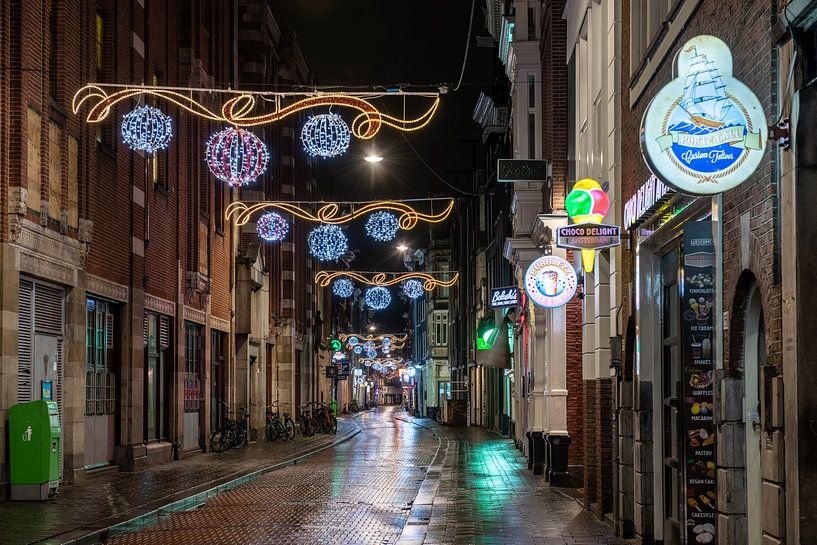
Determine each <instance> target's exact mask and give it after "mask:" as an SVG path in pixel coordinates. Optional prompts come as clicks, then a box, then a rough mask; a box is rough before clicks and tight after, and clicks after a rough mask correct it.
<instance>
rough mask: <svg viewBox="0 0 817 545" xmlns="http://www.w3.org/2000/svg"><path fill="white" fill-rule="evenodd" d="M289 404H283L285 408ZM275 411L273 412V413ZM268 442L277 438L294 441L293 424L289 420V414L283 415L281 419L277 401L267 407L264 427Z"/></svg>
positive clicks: (290, 419)
mask: <svg viewBox="0 0 817 545" xmlns="http://www.w3.org/2000/svg"><path fill="white" fill-rule="evenodd" d="M287 405H289V403H284V404H283V406H287ZM273 409H275V412H273ZM265 431H266V434H267V440H268V441H275V440H276V439H278V438H279V437H280V438H281V439H283V440H284V441H289V440H290V439H295V423H294V422H293V421H292V418H290V416H289V413H284V417H283V419H282V418H281V405H280V403H279V402H278V401H276V402H274V403H273V404H272V405H270V406H269V407H267V423H266V426H265Z"/></svg>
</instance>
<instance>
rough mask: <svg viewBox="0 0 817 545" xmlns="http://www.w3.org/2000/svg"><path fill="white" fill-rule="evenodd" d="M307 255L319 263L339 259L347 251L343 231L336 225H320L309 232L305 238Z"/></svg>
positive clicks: (347, 244)
mask: <svg viewBox="0 0 817 545" xmlns="http://www.w3.org/2000/svg"><path fill="white" fill-rule="evenodd" d="M307 243H308V244H309V253H311V254H312V255H313V256H315V257H317V258H318V259H320V260H321V261H332V260H335V259H338V258H340V257H341V256H342V255H343V254H345V253H346V251H347V250H348V249H349V242H348V240H347V239H346V235H345V234H343V229H341V228H340V227H338V226H337V225H320V226H318V227H315V228H314V229H312V231H310V233H309V236H308V237H307Z"/></svg>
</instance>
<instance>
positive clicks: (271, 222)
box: [255, 212, 352, 284]
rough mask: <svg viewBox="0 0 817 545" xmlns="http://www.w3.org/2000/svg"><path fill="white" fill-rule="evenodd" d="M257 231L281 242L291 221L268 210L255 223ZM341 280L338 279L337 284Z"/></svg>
mask: <svg viewBox="0 0 817 545" xmlns="http://www.w3.org/2000/svg"><path fill="white" fill-rule="evenodd" d="M255 231H256V232H257V233H258V236H259V237H261V238H262V239H264V240H266V241H268V242H279V241H281V240H284V238H285V237H286V236H287V233H289V223H287V220H285V219H284V218H282V217H281V215H280V214H279V213H277V212H266V213H265V214H263V215H262V216H261V217H260V218H258V222H257V223H256V225H255ZM341 280H344V279H341ZM341 280H336V281H335V284H337V283H338V282H340V281H341ZM347 282H349V283H350V284H351V283H352V281H351V280H347Z"/></svg>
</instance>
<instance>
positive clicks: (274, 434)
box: [265, 420, 278, 441]
mask: <svg viewBox="0 0 817 545" xmlns="http://www.w3.org/2000/svg"><path fill="white" fill-rule="evenodd" d="M265 431H266V433H267V441H275V440H276V439H278V430H276V429H275V426H273V425H272V422H270V421H269V420H267V425H266V428H265Z"/></svg>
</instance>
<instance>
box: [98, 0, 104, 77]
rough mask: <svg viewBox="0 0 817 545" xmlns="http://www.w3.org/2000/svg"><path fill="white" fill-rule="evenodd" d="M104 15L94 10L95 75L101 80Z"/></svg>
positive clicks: (102, 71) (102, 73)
mask: <svg viewBox="0 0 817 545" xmlns="http://www.w3.org/2000/svg"><path fill="white" fill-rule="evenodd" d="M105 30H106V29H105V17H104V16H103V15H102V14H101V13H99V12H96V77H97V80H99V81H102V80H103V76H104V71H105V55H104V48H105Z"/></svg>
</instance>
